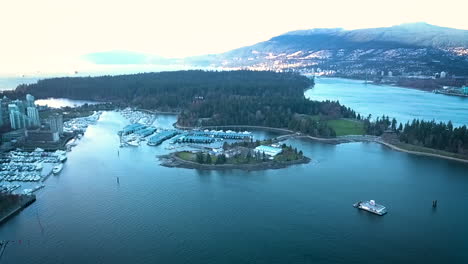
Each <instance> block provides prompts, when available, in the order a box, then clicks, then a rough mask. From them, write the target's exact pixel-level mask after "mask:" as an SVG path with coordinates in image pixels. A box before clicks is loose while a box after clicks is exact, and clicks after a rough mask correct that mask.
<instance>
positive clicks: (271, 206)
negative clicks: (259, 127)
mask: <svg viewBox="0 0 468 264" xmlns="http://www.w3.org/2000/svg"><path fill="white" fill-rule="evenodd" d="M175 118H176V117H175V116H171V115H159V116H157V124H158V125H159V126H161V127H167V128H169V127H170V126H171V125H172V123H174V121H175ZM126 124H128V121H127V120H126V119H124V118H123V117H122V116H121V115H120V114H119V113H117V112H105V113H103V114H102V115H101V118H100V120H99V121H98V123H97V124H96V125H91V126H89V127H88V129H87V131H86V132H85V134H84V136H83V137H82V139H81V140H80V141H79V142H78V145H77V146H76V147H75V148H73V150H72V151H71V152H70V153H69V154H68V161H67V162H66V164H65V166H64V169H63V171H62V173H61V174H60V175H58V176H51V177H50V178H49V179H48V180H47V181H46V185H47V186H46V188H44V189H42V190H40V191H39V192H38V193H37V198H38V199H37V201H36V202H35V203H34V204H33V205H31V206H30V207H28V208H27V209H25V210H24V211H22V212H21V213H20V214H19V215H17V216H15V217H14V218H12V219H11V220H10V221H8V222H7V223H5V224H4V225H2V226H1V227H0V237H1V239H4V240H5V239H6V240H12V241H16V242H14V243H10V244H8V246H7V248H6V250H5V252H4V255H3V257H2V263H14V264H17V263H88V262H92V263H128V262H131V263H155V262H163V263H330V262H333V263H395V262H409V263H415V262H418V261H420V260H421V258H423V257H426V256H427V255H428V254H430V255H431V259H430V260H427V259H425V263H430V262H431V261H432V262H433V263H441V262H446V263H447V262H449V263H464V262H467V261H468V244H467V243H466V237H467V236H468V229H467V228H466V226H465V223H466V222H467V221H468V211H466V210H463V209H460V206H461V205H463V204H465V203H467V202H468V192H467V190H468V177H467V175H466V171H467V170H468V166H467V165H464V164H460V163H457V162H450V161H445V160H439V159H435V158H427V157H419V156H413V155H409V154H405V153H400V152H395V151H392V150H389V149H387V148H385V147H383V146H381V145H378V144H373V143H350V144H341V145H327V144H321V143H317V142H313V141H306V140H289V141H288V142H287V144H292V145H293V146H298V147H300V148H301V149H302V150H303V151H304V154H305V155H307V156H309V157H311V158H312V159H313V162H311V163H309V164H303V165H296V166H292V167H289V168H286V169H281V170H268V171H255V172H245V171H239V170H232V171H197V170H190V169H176V168H165V167H162V166H159V163H158V160H157V158H156V156H157V155H161V154H165V153H167V152H168V150H165V147H167V144H168V143H167V142H164V143H163V144H162V145H160V146H157V147H150V146H147V145H146V144H142V145H141V146H140V147H127V148H119V147H118V146H119V138H118V136H117V131H118V130H120V129H121V128H122V127H123V126H125V125H126ZM254 135H255V136H257V137H265V136H267V135H270V136H273V135H271V134H268V133H261V134H259V133H254ZM117 177H119V179H120V180H119V183H117V180H116V179H117ZM367 199H375V200H376V201H377V202H379V203H381V204H384V205H386V206H387V207H388V210H389V213H388V214H387V215H386V216H384V217H380V216H376V215H371V214H369V213H366V212H363V211H359V210H357V209H355V208H353V207H352V204H353V203H354V202H356V201H358V200H367ZM434 199H437V200H438V201H439V206H438V208H437V209H435V210H434V209H433V208H432V206H431V202H432V200H434ZM19 240H21V241H22V242H21V243H19V242H18V241H19ZM370 255H371V256H370Z"/></svg>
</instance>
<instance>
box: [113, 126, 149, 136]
mask: <svg viewBox="0 0 468 264" xmlns="http://www.w3.org/2000/svg"><path fill="white" fill-rule="evenodd" d="M145 128H146V126H144V125H142V124H140V123H135V124H130V125H127V126H125V127H124V128H123V129H122V130H121V131H119V133H118V134H119V135H121V136H125V135H128V134H132V133H135V132H136V131H138V130H142V129H145Z"/></svg>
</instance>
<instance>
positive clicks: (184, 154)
mask: <svg viewBox="0 0 468 264" xmlns="http://www.w3.org/2000/svg"><path fill="white" fill-rule="evenodd" d="M176 155H177V157H179V158H181V159H183V160H188V161H195V154H193V153H190V152H188V151H181V152H177V154H176Z"/></svg>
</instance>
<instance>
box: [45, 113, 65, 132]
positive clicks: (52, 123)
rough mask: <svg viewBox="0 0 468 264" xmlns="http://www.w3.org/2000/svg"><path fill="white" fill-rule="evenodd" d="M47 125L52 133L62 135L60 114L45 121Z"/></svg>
mask: <svg viewBox="0 0 468 264" xmlns="http://www.w3.org/2000/svg"><path fill="white" fill-rule="evenodd" d="M47 124H48V125H49V127H50V130H51V131H52V132H57V133H59V134H62V133H63V116H62V115H61V114H57V113H56V114H53V115H51V116H50V117H49V118H48V119H47Z"/></svg>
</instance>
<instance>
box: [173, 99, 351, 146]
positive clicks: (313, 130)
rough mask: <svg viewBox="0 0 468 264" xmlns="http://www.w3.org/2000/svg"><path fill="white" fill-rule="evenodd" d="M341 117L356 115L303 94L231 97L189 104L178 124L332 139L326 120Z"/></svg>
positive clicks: (330, 102)
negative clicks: (257, 128)
mask: <svg viewBox="0 0 468 264" xmlns="http://www.w3.org/2000/svg"><path fill="white" fill-rule="evenodd" d="M312 116H313V117H312ZM343 117H345V118H355V117H356V113H355V112H354V111H353V110H351V109H349V108H347V107H344V106H342V105H340V104H339V103H338V102H332V101H325V102H318V101H310V100H308V99H306V98H304V95H301V96H298V97H292V96H288V97H281V96H266V97H264V96H237V95H232V96H228V97H223V98H218V99H216V100H203V101H201V102H198V103H194V104H192V105H191V106H190V107H189V109H187V110H185V111H183V112H182V113H181V114H180V116H179V120H178V123H179V124H180V125H182V126H222V125H255V126H267V127H278V128H289V129H292V130H296V131H301V132H303V133H305V134H309V135H313V136H323V137H334V136H336V133H335V131H333V129H331V128H330V127H328V126H327V124H326V122H325V121H326V120H329V119H337V118H343Z"/></svg>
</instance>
